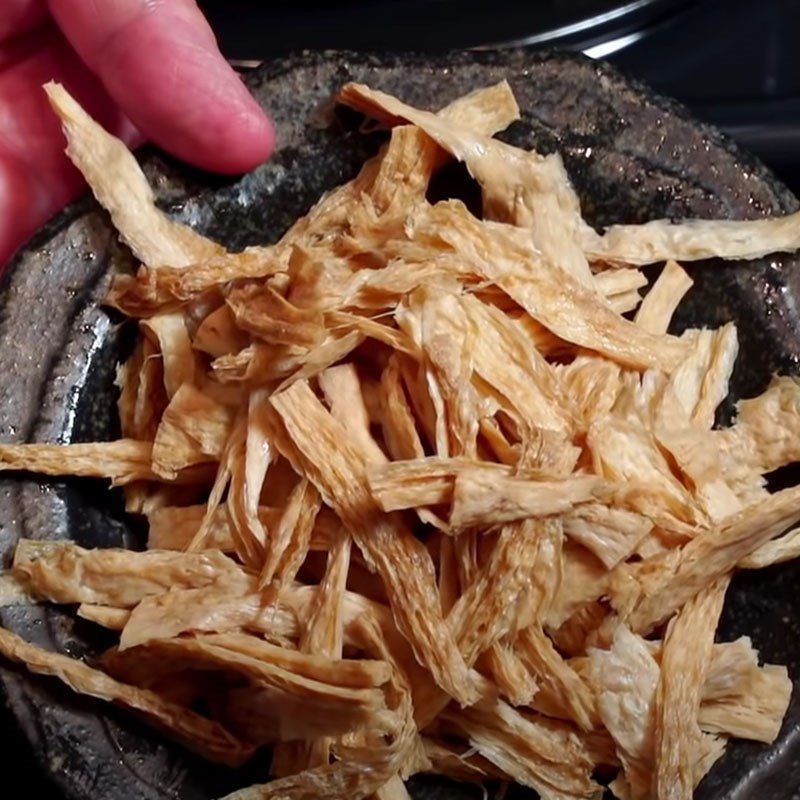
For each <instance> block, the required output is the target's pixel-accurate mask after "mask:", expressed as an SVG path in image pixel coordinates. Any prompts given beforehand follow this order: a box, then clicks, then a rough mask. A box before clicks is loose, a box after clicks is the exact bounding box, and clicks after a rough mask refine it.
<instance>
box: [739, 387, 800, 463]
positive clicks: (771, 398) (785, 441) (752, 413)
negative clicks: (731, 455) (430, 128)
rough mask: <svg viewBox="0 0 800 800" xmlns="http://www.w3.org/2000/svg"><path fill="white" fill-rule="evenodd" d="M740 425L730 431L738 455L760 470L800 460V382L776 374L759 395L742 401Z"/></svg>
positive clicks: (740, 405) (740, 403) (740, 404)
mask: <svg viewBox="0 0 800 800" xmlns="http://www.w3.org/2000/svg"><path fill="white" fill-rule="evenodd" d="M736 410H737V419H736V425H735V426H734V427H733V428H732V429H730V430H729V431H726V432H725V433H726V435H728V436H730V437H731V438H732V440H733V441H732V443H731V444H732V449H733V448H734V447H735V448H736V457H737V458H738V459H741V460H744V461H747V462H749V463H751V464H753V466H754V467H755V468H756V469H758V471H759V472H761V473H764V472H771V471H772V470H775V469H778V468H779V467H782V466H785V465H786V464H791V463H793V462H794V461H798V460H800V444H798V442H800V382H799V381H798V380H797V379H796V378H790V377H776V378H774V379H773V380H772V382H771V383H770V385H769V386H768V387H767V390H766V391H765V392H764V393H763V394H762V395H759V396H758V397H754V398H752V399H748V400H742V401H740V402H739V403H738V404H737V406H736Z"/></svg>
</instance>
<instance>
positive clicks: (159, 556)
mask: <svg viewBox="0 0 800 800" xmlns="http://www.w3.org/2000/svg"><path fill="white" fill-rule="evenodd" d="M13 570H14V574H15V575H18V576H20V577H21V578H22V579H23V580H24V581H25V583H26V584H27V585H28V586H30V588H31V590H32V591H33V592H35V593H36V594H37V595H38V596H40V597H44V598H46V599H48V600H50V601H51V602H54V603H90V604H97V605H107V606H114V607H118V608H130V607H132V606H135V605H136V604H137V603H139V602H140V601H141V600H142V599H143V598H144V597H148V596H150V595H156V594H161V593H164V592H168V591H169V590H170V589H189V588H199V587H204V586H212V585H214V584H219V585H226V586H229V587H230V586H234V585H236V584H238V583H240V582H241V580H242V579H243V577H244V576H243V573H242V571H241V568H240V567H239V566H238V565H237V564H236V562H234V561H232V560H231V559H229V558H228V557H227V556H224V555H223V554H222V553H220V552H218V551H216V550H211V551H208V552H200V553H177V552H173V551H159V550H148V551H145V552H143V553H138V552H133V551H131V550H118V549H107V550H85V549H83V548H82V547H78V546H77V545H74V544H72V543H71V542H59V543H58V545H57V546H54V547H51V548H48V550H47V551H46V552H37V551H36V548H33V551H32V552H31V551H30V550H29V548H28V547H27V545H26V542H25V540H22V541H21V542H20V543H19V544H18V546H17V551H16V556H15V559H14V567H13Z"/></svg>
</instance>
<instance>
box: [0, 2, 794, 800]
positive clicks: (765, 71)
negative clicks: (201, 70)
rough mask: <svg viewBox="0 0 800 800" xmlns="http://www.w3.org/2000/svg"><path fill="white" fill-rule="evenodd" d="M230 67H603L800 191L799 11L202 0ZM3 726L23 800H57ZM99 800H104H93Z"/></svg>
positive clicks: (760, 6) (732, 6)
mask: <svg viewBox="0 0 800 800" xmlns="http://www.w3.org/2000/svg"><path fill="white" fill-rule="evenodd" d="M200 5H201V6H203V7H204V9H205V10H206V13H207V14H208V16H209V18H210V20H211V22H212V25H213V26H214V28H215V30H216V31H217V33H218V36H219V39H220V43H221V45H222V48H223V50H224V51H225V53H226V54H227V55H228V57H229V58H231V59H233V60H238V61H241V62H252V61H261V60H263V59H266V58H269V57H271V56H275V55H279V54H281V53H284V52H286V51H289V50H297V49H302V48H349V49H362V50H374V49H378V50H380V49H394V50H404V49H405V50H446V49H451V48H463V47H489V46H503V45H510V44H517V45H519V44H524V45H527V46H530V47H560V48H567V49H572V50H580V51H582V52H585V53H587V54H588V55H590V56H592V57H597V58H606V59H607V60H609V61H611V62H613V63H615V64H616V65H618V66H619V67H620V68H622V69H623V70H624V71H626V72H628V73H629V74H631V75H633V76H634V77H637V78H640V79H641V80H644V81H646V82H647V83H649V84H650V85H652V86H653V87H655V88H656V89H657V90H659V91H661V92H662V93H664V94H667V95H671V96H673V97H676V98H678V99H679V100H681V101H683V102H684V103H686V104H687V105H688V106H689V107H690V108H691V109H692V110H693V112H694V113H695V114H696V115H697V116H699V117H701V118H703V119H706V120H708V121H710V122H713V123H715V124H717V125H719V126H720V127H722V128H723V129H725V130H727V131H728V132H729V133H731V134H732V135H733V136H734V137H735V138H736V139H738V140H739V141H740V142H741V143H742V144H743V145H744V146H745V147H747V148H749V149H750V150H752V151H753V152H754V153H756V155H758V156H760V157H761V158H762V159H763V160H764V161H765V162H766V163H768V164H769V165H770V166H771V167H772V168H773V169H774V170H775V171H776V172H777V173H778V175H779V176H780V177H782V178H783V180H784V181H786V182H787V183H788V184H789V185H790V186H792V187H793V188H794V190H795V191H796V192H800V48H798V47H797V45H796V38H797V31H799V30H800V0H629V1H628V2H622V1H621V0H536V2H534V1H533V0H530V1H529V2H520V0H491V2H477V1H474V0H349V1H344V2H337V1H336V0H318V1H317V2H302V0H292V1H291V2H287V0H272V2H264V3H259V4H256V3H253V2H252V0H205V2H202V0H201V3H200ZM13 731H14V728H13V726H12V725H11V724H10V723H9V722H8V721H7V720H6V719H5V718H4V717H3V711H2V705H1V704H0V748H2V751H3V753H4V758H5V760H6V761H5V763H7V764H11V765H14V770H15V778H16V779H21V780H22V781H24V783H22V784H19V785H24V786H25V787H26V789H27V790H28V791H27V794H28V795H30V796H31V797H36V798H38V800H61V798H60V797H59V796H58V794H57V793H55V792H54V791H53V790H52V789H51V788H50V787H49V784H48V783H47V781H46V780H45V779H44V778H43V777H41V774H40V773H41V769H42V768H41V767H40V766H38V765H35V764H33V763H32V762H31V760H30V757H29V755H28V753H27V747H26V745H25V743H24V741H22V737H21V735H19V734H17V733H15V732H13ZM99 800H102V798H100V799H99Z"/></svg>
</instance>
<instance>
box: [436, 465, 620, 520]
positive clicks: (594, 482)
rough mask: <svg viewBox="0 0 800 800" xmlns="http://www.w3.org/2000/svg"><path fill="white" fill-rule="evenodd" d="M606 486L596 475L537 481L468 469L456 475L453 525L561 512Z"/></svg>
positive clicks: (585, 499) (583, 501) (452, 515)
mask: <svg viewBox="0 0 800 800" xmlns="http://www.w3.org/2000/svg"><path fill="white" fill-rule="evenodd" d="M604 489H605V486H604V483H603V480H602V479H601V478H599V477H598V476H596V475H574V476H570V477H569V478H566V479H565V480H563V481H537V480H527V479H525V478H516V477H513V476H508V475H503V474H501V473H497V472H495V471H494V470H490V471H486V470H478V469H465V470H463V471H462V472H460V473H459V474H458V476H457V477H456V481H455V488H454V490H453V509H452V512H451V514H450V525H451V526H452V527H453V528H454V529H465V528H473V527H479V526H483V527H491V526H494V525H501V524H503V523H506V522H513V521H515V520H518V519H526V518H528V517H548V516H551V515H553V514H561V513H564V512H567V511H570V510H572V509H573V508H575V507H577V506H578V505H579V504H581V503H586V502H588V501H590V500H593V499H595V498H596V497H597V496H598V494H602V492H603V491H604Z"/></svg>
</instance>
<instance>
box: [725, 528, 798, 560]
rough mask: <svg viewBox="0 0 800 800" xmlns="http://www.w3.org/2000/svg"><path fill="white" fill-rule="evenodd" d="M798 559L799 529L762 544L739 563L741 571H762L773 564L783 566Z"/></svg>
mask: <svg viewBox="0 0 800 800" xmlns="http://www.w3.org/2000/svg"><path fill="white" fill-rule="evenodd" d="M795 558H800V529H795V530H792V531H789V532H788V533H785V534H783V536H781V537H780V538H778V539H774V540H773V541H771V542H766V543H765V544H762V545H761V547H759V548H758V549H757V550H756V551H754V552H753V553H751V554H750V555H749V556H746V557H745V558H743V559H742V560H741V561H739V567H740V568H741V569H764V567H771V566H772V565H773V564H783V563H784V562H786V561H793V560H794V559H795Z"/></svg>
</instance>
